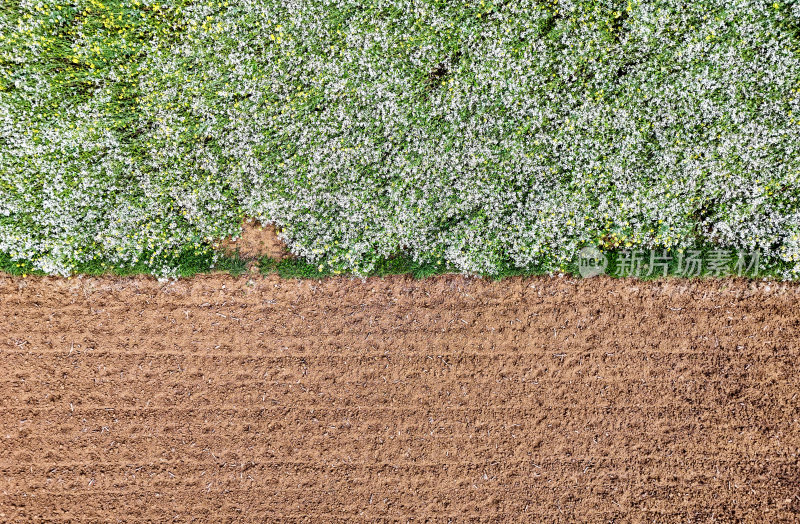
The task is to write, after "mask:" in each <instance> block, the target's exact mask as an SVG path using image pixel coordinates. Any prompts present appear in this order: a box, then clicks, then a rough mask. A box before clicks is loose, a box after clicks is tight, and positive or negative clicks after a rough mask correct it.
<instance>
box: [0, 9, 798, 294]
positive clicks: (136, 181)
mask: <svg viewBox="0 0 800 524" xmlns="http://www.w3.org/2000/svg"><path fill="white" fill-rule="evenodd" d="M20 6H21V7H20V8H19V9H18V10H16V11H15V12H14V13H12V14H8V13H4V14H0V33H2V34H3V35H4V36H3V38H2V39H0V49H2V51H1V52H2V56H3V58H2V61H0V82H2V89H0V147H1V148H2V153H0V155H2V156H0V252H5V253H9V254H10V255H11V256H13V257H16V258H19V259H26V260H33V261H34V263H35V265H36V267H38V268H40V269H43V270H45V271H48V272H52V273H66V272H69V271H70V270H71V268H73V267H74V266H75V264H76V263H78V262H82V261H86V260H87V259H90V258H92V257H97V258H103V259H106V260H111V261H113V262H120V261H122V262H131V263H134V262H136V261H139V260H140V259H141V258H142V257H145V256H146V257H148V258H147V260H146V261H147V263H148V264H150V266H151V267H153V270H154V271H155V272H161V273H168V272H169V269H170V268H169V264H168V263H167V262H166V261H165V260H166V259H163V255H164V254H165V253H171V252H177V251H180V250H181V249H184V248H185V247H186V246H190V247H192V248H195V249H201V248H202V246H207V245H208V244H210V243H212V242H214V241H215V240H217V239H219V238H221V237H222V236H225V235H229V234H234V233H235V232H236V230H237V227H238V224H239V222H240V220H241V217H242V216H253V217H256V218H258V219H260V220H262V221H264V222H274V223H276V224H277V225H278V226H279V228H280V229H281V231H282V232H283V233H282V234H283V236H284V237H285V240H286V241H287V242H288V244H289V247H290V249H291V250H292V251H293V252H295V253H296V254H298V255H301V256H303V257H305V258H306V259H307V260H309V261H312V262H314V263H318V264H322V265H327V266H329V267H330V268H332V269H334V270H337V271H355V272H357V273H368V272H369V271H370V270H372V269H373V268H374V266H375V264H376V263H377V262H378V261H379V260H381V259H385V258H388V257H392V256H395V255H404V256H408V257H411V258H413V259H414V260H416V261H418V262H425V263H442V264H449V265H452V266H455V267H456V268H458V269H459V270H461V271H465V272H475V273H486V274H496V273H498V272H501V271H503V270H505V269H509V268H521V269H530V268H544V269H552V270H557V269H559V268H563V267H565V265H566V264H567V263H569V262H570V261H572V260H574V258H575V256H576V253H577V251H578V250H579V249H580V248H581V247H582V246H586V245H597V246H600V247H601V249H605V250H617V249H625V248H644V249H654V248H658V249H662V248H663V249H671V250H684V249H688V248H692V247H696V246H710V247H714V248H731V249H744V250H748V251H754V250H760V252H761V253H762V256H763V257H764V261H765V263H767V264H769V265H771V266H772V267H774V268H779V271H780V275H781V276H782V277H784V278H798V277H800V123H799V122H798V117H800V3H798V2H794V1H792V2H786V1H783V2H766V1H756V0H706V1H703V2H690V1H688V0H654V1H647V0H630V1H629V0H621V1H620V0H549V1H533V0H522V1H516V2H510V1H503V0H496V1H487V0H478V1H465V2H448V1H444V0H237V1H236V2H233V1H210V0H198V1H180V2H177V3H175V2H173V3H167V4H161V3H159V2H151V1H150V0H148V1H146V2H139V1H136V0H131V1H127V0H125V1H122V2H115V3H114V4H113V6H114V7H109V5H106V4H104V3H103V2H100V1H99V0H89V1H79V2H73V3H72V4H70V5H69V6H60V7H59V4H58V3H57V2H40V3H37V2H30V1H28V0H23V1H21V3H20ZM98 6H104V7H98ZM114 9H117V10H116V11H114ZM106 11H109V12H110V14H107V13H106ZM45 12H46V13H47V14H45ZM26 15H28V16H26ZM56 17H63V18H64V19H66V20H67V21H66V22H63V21H61V20H60V19H59V18H56ZM109 20H110V21H109ZM10 34H14V35H16V36H14V37H10V36H8V35H10ZM53 35H56V36H53ZM59 57H62V58H63V60H61V61H59V60H57V58H59ZM73 58H74V59H75V60H77V61H73ZM62 62H63V63H62ZM54 71H55V73H56V74H55V75H54V74H53V73H54ZM70 71H72V72H71V73H70Z"/></svg>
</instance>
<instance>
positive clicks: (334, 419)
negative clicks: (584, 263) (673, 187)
mask: <svg viewBox="0 0 800 524" xmlns="http://www.w3.org/2000/svg"><path fill="white" fill-rule="evenodd" d="M799 299H800V286H797V285H786V284H776V283H764V282H760V283H757V282H748V281H743V280H723V281H716V280H711V281H682V280H668V281H664V282H654V283H642V282H635V281H630V280H613V279H606V278H596V279H590V280H582V281H574V280H570V279H566V278H562V279H559V278H551V279H547V278H534V279H521V278H515V279H509V280H504V281H501V282H488V281H484V280H480V279H472V278H466V277H461V276H442V277H436V278H431V279H428V280H422V281H415V280H413V279H410V278H407V277H391V278H386V279H368V280H366V281H362V280H358V279H348V278H338V279H328V280H324V281H316V282H315V281H293V280H280V279H278V278H277V277H274V276H271V277H265V278H262V277H257V278H250V277H247V276H244V277H239V278H233V277H230V276H227V275H209V276H201V277H195V278H193V279H189V280H178V281H173V282H167V283H159V282H157V281H155V280H153V279H149V278H144V277H136V278H119V279H114V278H73V279H70V280H66V279H56V278H26V279H22V278H12V277H0V308H2V311H0V350H2V352H3V360H2V373H1V374H0V408H2V409H0V428H2V433H1V434H0V521H12V522H22V521H32V520H50V521H116V520H119V521H142V520H148V521H163V520H171V521H189V520H193V519H195V520H198V521H213V522H226V521H244V522H263V521H265V520H267V521H337V520H342V521H354V520H355V521H359V520H361V521H365V520H375V519H385V520H399V521H407V520H410V519H417V520H419V519H426V518H427V519H433V520H437V521H443V522H447V521H448V520H451V519H453V520H470V519H471V520H478V521H497V522H500V521H507V520H509V519H521V520H529V521H530V520H534V521H548V522H550V521H562V522H574V521H609V520H624V521H648V522H650V521H687V520H711V519H715V520H720V521H734V520H758V521H764V520H767V521H772V522H780V521H785V522H792V521H796V520H797V519H798V518H800V466H798V463H799V462H800V457H798V453H800V378H798V377H800V374H798V372H800V308H798V303H800V301H799Z"/></svg>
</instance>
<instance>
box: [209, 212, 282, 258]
mask: <svg viewBox="0 0 800 524" xmlns="http://www.w3.org/2000/svg"><path fill="white" fill-rule="evenodd" d="M219 247H220V248H222V250H223V251H224V252H226V253H228V254H232V253H233V252H235V251H236V250H238V251H239V255H240V256H242V257H244V258H261V257H263V256H264V255H269V256H270V258H273V259H275V260H283V259H284V258H286V257H288V256H290V254H289V251H288V250H287V249H286V244H285V243H284V242H283V241H282V240H281V239H280V238H278V232H277V231H276V229H275V226H273V225H272V224H269V225H266V226H264V225H261V223H260V222H258V221H257V220H254V219H246V220H245V221H244V222H243V223H242V233H241V236H240V237H239V238H238V239H236V240H234V239H232V238H226V239H225V240H223V241H222V242H221V243H220V246H219Z"/></svg>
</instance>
